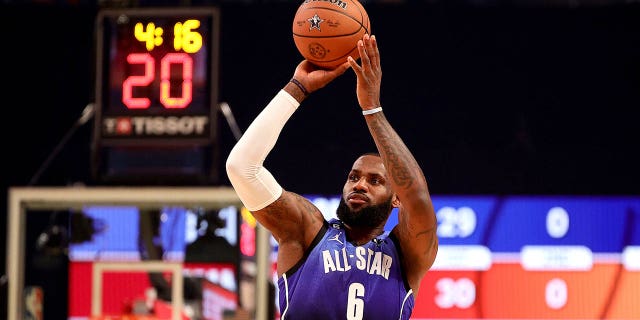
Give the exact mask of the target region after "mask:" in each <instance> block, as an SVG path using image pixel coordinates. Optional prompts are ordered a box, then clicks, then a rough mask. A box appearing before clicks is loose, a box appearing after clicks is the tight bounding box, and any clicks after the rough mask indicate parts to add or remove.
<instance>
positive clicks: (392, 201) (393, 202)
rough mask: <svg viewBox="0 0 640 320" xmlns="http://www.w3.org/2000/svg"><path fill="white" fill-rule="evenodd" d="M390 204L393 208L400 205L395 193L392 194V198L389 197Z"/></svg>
mask: <svg viewBox="0 0 640 320" xmlns="http://www.w3.org/2000/svg"><path fill="white" fill-rule="evenodd" d="M391 205H392V206H393V207H394V208H399V207H400V198H398V195H397V194H395V193H394V194H393V198H392V199H391Z"/></svg>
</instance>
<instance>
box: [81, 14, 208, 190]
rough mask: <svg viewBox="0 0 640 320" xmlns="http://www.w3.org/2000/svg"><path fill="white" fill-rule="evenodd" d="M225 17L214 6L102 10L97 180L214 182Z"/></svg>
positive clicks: (98, 54) (98, 50) (98, 26)
mask: <svg viewBox="0 0 640 320" xmlns="http://www.w3.org/2000/svg"><path fill="white" fill-rule="evenodd" d="M219 15H220V14H219V10H218V9H217V8H215V7H202V8H196V7H190V8H127V9H103V10H102V11H100V12H99V13H98V16H97V19H96V30H97V46H96V103H95V104H96V117H95V120H96V121H95V128H94V141H93V142H94V146H93V152H94V153H93V161H92V163H93V165H94V169H93V175H94V177H95V178H96V179H97V180H102V181H109V180H119V181H124V180H127V179H126V178H127V177H135V178H136V179H138V180H139V182H142V184H145V183H144V182H149V180H152V179H153V180H158V181H157V182H159V183H166V182H167V181H168V179H161V178H163V177H171V179H172V181H169V182H175V181H177V180H179V179H180V178H183V179H182V180H185V182H187V183H190V184H193V183H194V182H205V183H206V182H215V180H216V178H217V177H216V176H217V173H216V172H215V171H214V170H215V169H216V165H215V161H217V158H216V157H217V154H216V150H217V147H218V146H217V114H218V112H217V111H218V101H217V100H218V96H217V90H218V54H219V25H220V17H219ZM145 180H146V181H145ZM160 180H161V181H160Z"/></svg>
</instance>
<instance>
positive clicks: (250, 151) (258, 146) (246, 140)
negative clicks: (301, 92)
mask: <svg viewBox="0 0 640 320" xmlns="http://www.w3.org/2000/svg"><path fill="white" fill-rule="evenodd" d="M298 106H299V102H298V101H297V100H295V99H294V98H293V97H292V96H291V95H290V94H289V93H287V92H285V91H284V90H281V91H280V92H278V94H277V95H276V96H275V97H274V98H273V99H272V100H271V102H269V104H268V105H267V106H266V107H265V108H264V109H263V110H262V112H260V114H259V115H258V116H257V117H256V118H255V120H253V122H252V123H251V125H249V128H247V130H246V132H245V133H244V134H243V135H242V137H241V138H240V140H239V141H238V143H236V145H235V146H234V147H233V149H232V150H231V152H230V153H229V156H228V158H227V162H226V170H227V176H228V177H229V181H230V182H231V184H232V185H233V187H234V189H235V190H236V193H237V194H238V197H240V200H242V202H243V204H244V205H245V207H247V209H249V210H251V211H256V210H260V209H262V208H264V207H265V206H267V205H269V204H270V203H272V202H273V201H275V200H277V199H278V197H280V195H281V194H282V188H281V187H280V185H279V184H278V183H277V182H276V180H275V178H274V177H273V176H272V175H271V173H269V171H268V170H266V169H265V168H264V167H263V163H264V160H265V159H266V157H267V155H268V154H269V152H271V150H272V149H273V146H274V145H275V143H276V141H277V139H278V136H279V135H280V132H281V131H282V128H283V127H284V125H285V123H286V122H287V121H288V120H289V118H290V117H291V115H292V114H293V113H294V112H295V111H296V109H297V107H298Z"/></svg>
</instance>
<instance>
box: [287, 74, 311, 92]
mask: <svg viewBox="0 0 640 320" xmlns="http://www.w3.org/2000/svg"><path fill="white" fill-rule="evenodd" d="M289 82H291V83H293V84H295V85H296V86H298V88H300V91H302V94H304V95H305V96H308V95H309V91H307V88H305V87H304V86H303V85H302V83H300V81H298V79H296V78H291V80H289Z"/></svg>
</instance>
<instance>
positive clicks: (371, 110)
mask: <svg viewBox="0 0 640 320" xmlns="http://www.w3.org/2000/svg"><path fill="white" fill-rule="evenodd" d="M380 111H382V107H377V108H373V109H369V110H362V115H364V116H366V115H368V114H374V113H376V112H380Z"/></svg>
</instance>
